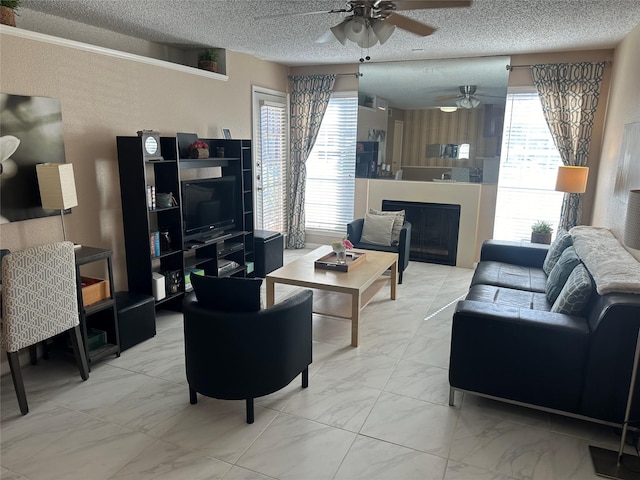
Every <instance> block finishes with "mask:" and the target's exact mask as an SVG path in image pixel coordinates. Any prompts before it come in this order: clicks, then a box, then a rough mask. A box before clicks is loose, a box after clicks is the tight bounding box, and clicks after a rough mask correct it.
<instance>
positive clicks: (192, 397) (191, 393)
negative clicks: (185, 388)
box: [189, 387, 198, 405]
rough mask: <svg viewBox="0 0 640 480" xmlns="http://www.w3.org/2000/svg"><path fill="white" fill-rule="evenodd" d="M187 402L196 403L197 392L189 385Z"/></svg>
mask: <svg viewBox="0 0 640 480" xmlns="http://www.w3.org/2000/svg"><path fill="white" fill-rule="evenodd" d="M189 403H190V404H191V405H195V404H196V403H198V392H196V391H195V390H194V389H193V388H191V387H189Z"/></svg>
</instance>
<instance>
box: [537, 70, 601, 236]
mask: <svg viewBox="0 0 640 480" xmlns="http://www.w3.org/2000/svg"><path fill="white" fill-rule="evenodd" d="M603 72H604V62H599V63H558V64H549V65H532V66H531V76H532V77H533V84H534V85H535V86H536V89H537V90H538V94H539V95H540V101H541V103H542V111H543V112H544V117H545V119H546V120H547V124H548V125H549V130H551V136H552V137H553V141H554V142H555V144H556V147H557V148H558V151H559V152H560V157H561V158H562V163H563V164H565V165H572V166H581V167H586V166H587V161H588V159H589V145H590V143H591V130H592V129H593V116H594V114H595V112H596V108H597V106H598V99H599V98H600V83H601V82H602V75H603ZM581 203H582V197H581V194H579V193H565V194H564V200H563V202H562V210H561V212H560V224H559V227H558V229H560V230H569V229H570V228H571V227H574V226H575V225H578V224H579V223H580V214H581V208H582V205H581Z"/></svg>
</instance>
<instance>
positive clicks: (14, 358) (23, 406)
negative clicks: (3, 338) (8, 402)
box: [7, 352, 29, 415]
mask: <svg viewBox="0 0 640 480" xmlns="http://www.w3.org/2000/svg"><path fill="white" fill-rule="evenodd" d="M7 360H9V369H10V370H11V378H12V379H13V388H15V390H16V396H17V397H18V405H20V413H22V415H26V414H27V413H29V405H28V404H27V394H26V392H25V390H24V382H23V381H22V371H21V370H20V357H19V355H18V352H7Z"/></svg>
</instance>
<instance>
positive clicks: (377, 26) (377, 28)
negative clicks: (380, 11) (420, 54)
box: [372, 20, 396, 45]
mask: <svg viewBox="0 0 640 480" xmlns="http://www.w3.org/2000/svg"><path fill="white" fill-rule="evenodd" d="M372 28H373V31H374V33H375V34H376V37H378V40H380V45H382V44H383V43H384V42H386V41H387V40H389V37H391V34H392V33H393V32H394V30H395V29H396V26H395V25H392V24H390V23H387V22H385V21H383V20H376V21H375V22H374V23H373V27H372Z"/></svg>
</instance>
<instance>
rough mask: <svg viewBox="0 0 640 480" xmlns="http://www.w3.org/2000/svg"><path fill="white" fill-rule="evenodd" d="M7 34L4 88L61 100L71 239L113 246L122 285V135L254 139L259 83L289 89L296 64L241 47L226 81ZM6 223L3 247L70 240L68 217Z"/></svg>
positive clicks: (0, 63)
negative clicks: (223, 131)
mask: <svg viewBox="0 0 640 480" xmlns="http://www.w3.org/2000/svg"><path fill="white" fill-rule="evenodd" d="M0 39H1V42H2V55H1V57H0V71H1V72H2V76H1V77H0V91H2V92H3V93H12V94H18V95H33V96H43V97H53V98H57V99H60V101H61V104H62V118H63V125H64V141H65V150H66V160H67V162H69V163H72V164H73V166H74V172H75V177H76V189H77V192H78V203H79V205H78V206H77V207H75V208H74V209H73V211H72V214H71V215H68V216H65V224H66V228H67V238H68V239H70V240H73V241H75V242H76V243H81V244H85V245H91V246H97V247H104V248H110V249H112V250H113V255H114V270H115V272H114V273H115V284H116V288H117V289H126V267H125V254H124V237H123V227H122V208H123V206H122V205H121V202H120V189H119V179H118V167H117V158H116V141H115V137H116V136H117V135H136V131H137V130H140V129H154V130H159V131H160V132H162V134H163V135H165V136H174V135H175V134H176V132H194V133H197V134H199V135H200V136H201V137H213V138H216V137H219V136H220V133H219V129H220V127H226V128H229V129H231V132H232V134H233V136H234V138H251V86H252V85H258V86H261V87H266V88H271V89H274V90H280V91H287V88H288V87H287V85H288V82H287V74H288V68H287V67H285V66H282V65H278V64H275V63H272V62H265V61H262V60H258V59H256V58H254V57H251V56H249V55H244V54H239V53H233V52H229V53H228V55H227V75H228V76H229V79H228V81H226V82H224V81H220V80H216V79H212V78H207V77H203V76H200V75H193V74H189V73H183V72H179V71H174V70H170V69H166V68H163V67H157V66H152V65H147V64H144V63H139V62H135V61H130V60H124V59H118V58H113V57H111V56H107V55H102V54H96V53H92V52H87V51H82V50H78V49H74V48H68V47H63V46H58V45H52V44H49V43H45V42H40V41H34V40H28V39H23V38H17V37H15V36H12V35H7V34H4V33H3V34H1V35H0ZM43 161H46V157H44V156H43ZM124 208H126V205H125V206H124ZM0 230H1V231H0V244H1V245H2V248H9V249H11V250H18V249H21V248H25V247H27V246H31V245H37V244H42V243H45V242H48V241H55V240H60V239H62V228H61V223H60V218H59V217H48V218H43V219H34V220H26V221H23V222H15V223H10V224H5V225H2V226H1V227H0Z"/></svg>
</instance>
